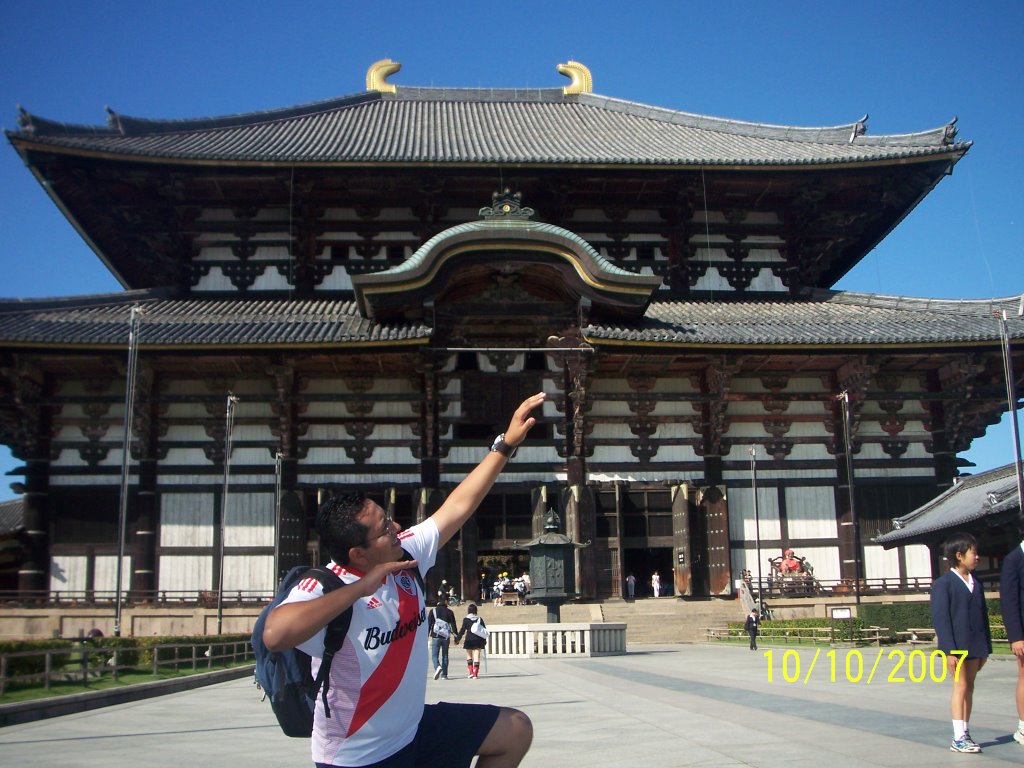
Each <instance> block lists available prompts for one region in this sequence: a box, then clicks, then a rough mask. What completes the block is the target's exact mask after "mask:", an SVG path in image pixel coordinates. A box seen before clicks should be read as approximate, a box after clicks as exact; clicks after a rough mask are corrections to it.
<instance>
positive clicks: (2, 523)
mask: <svg viewBox="0 0 1024 768" xmlns="http://www.w3.org/2000/svg"><path fill="white" fill-rule="evenodd" d="M24 522H25V513H24V504H23V503H22V501H21V499H12V500H10V501H0V536H5V535H7V534H11V533H14V532H15V531H17V530H18V529H19V528H21V527H23V525H24Z"/></svg>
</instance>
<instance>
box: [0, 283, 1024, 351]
mask: <svg viewBox="0 0 1024 768" xmlns="http://www.w3.org/2000/svg"><path fill="white" fill-rule="evenodd" d="M133 304H138V305H140V306H141V307H143V308H144V309H145V312H146V315H145V319H144V321H143V322H142V327H141V329H140V332H139V339H140V344H143V345H147V346H155V347H203V348H214V349H215V348H224V349H229V348H233V349H237V348H245V347H263V346H282V347H287V346H297V345H303V346H311V345H312V346H321V345H328V344H360V345H376V344H382V345H383V344H394V343H400V344H425V343H428V342H429V340H430V337H431V333H432V332H431V329H430V328H429V327H428V326H426V325H422V324H416V323H387V324H382V323H375V322H372V321H370V320H367V319H365V318H364V317H362V316H361V315H360V314H359V310H358V307H357V306H356V304H355V302H354V301H350V300H330V299H321V300H310V301H298V300H288V299H273V300H251V299H249V300H245V299H229V300H219V299H173V298H166V297H165V296H162V295H161V294H159V293H157V292H147V291H137V292H127V293H123V294H116V295H111V296H96V297H72V298H67V299H36V300H15V301H0V345H3V346H7V347H11V346H37V345H53V346H60V347H62V348H67V349H73V348H75V347H80V348H90V347H109V346H123V345H125V344H127V341H128V318H129V313H130V308H131V306H132V305H133ZM1018 306H1019V298H1017V297H1013V298H1009V299H999V300H991V301H989V300H938V299H914V298H906V297H898V296H876V295H872V294H862V293H844V292H835V293H832V292H826V291H821V292H819V293H818V294H817V296H816V297H815V298H812V299H810V300H803V299H801V300H791V301H785V300H778V301H774V302H763V301H757V300H750V301H721V302H713V301H671V302H657V301H655V302H652V303H651V305H650V307H648V309H647V312H646V314H645V315H644V318H643V319H642V320H639V321H637V322H636V323H635V324H632V325H629V326H624V325H600V324H594V325H590V326H587V327H586V328H585V329H584V337H585V338H586V340H587V341H589V342H590V343H592V344H595V345H602V344H623V343H625V344H656V345H669V346H672V345H707V346H751V347H754V346H757V347H762V346H786V347H819V346H822V345H873V346H874V345H885V344H891V345H917V344H943V343H965V342H966V343H969V342H992V341H997V340H998V339H999V328H998V324H997V322H996V320H995V317H994V316H993V313H994V312H995V311H997V310H1005V311H1007V314H1008V316H1009V321H1008V329H1009V333H1010V336H1011V337H1012V338H1024V319H1022V318H1020V317H1018V315H1017V308H1018Z"/></svg>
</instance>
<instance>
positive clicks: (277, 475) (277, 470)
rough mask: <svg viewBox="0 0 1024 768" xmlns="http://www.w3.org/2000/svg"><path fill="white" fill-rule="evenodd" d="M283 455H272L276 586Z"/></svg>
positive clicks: (279, 571)
mask: <svg viewBox="0 0 1024 768" xmlns="http://www.w3.org/2000/svg"><path fill="white" fill-rule="evenodd" d="M283 458H284V454H283V453H281V452H280V451H278V452H277V453H276V454H274V579H273V581H272V582H271V584H276V583H277V582H278V580H279V579H280V578H281V565H280V563H281V460H282V459H283Z"/></svg>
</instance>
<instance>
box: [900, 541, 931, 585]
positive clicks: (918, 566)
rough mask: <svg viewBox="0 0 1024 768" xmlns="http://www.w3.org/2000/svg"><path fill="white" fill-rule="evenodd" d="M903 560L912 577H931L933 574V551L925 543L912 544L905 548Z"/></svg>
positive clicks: (908, 573)
mask: <svg viewBox="0 0 1024 768" xmlns="http://www.w3.org/2000/svg"><path fill="white" fill-rule="evenodd" d="M903 552H904V554H903V560H904V562H905V563H906V567H907V576H908V577H910V578H917V579H921V578H930V577H931V575H932V561H931V552H930V550H929V549H928V547H926V546H925V545H924V544H911V545H910V546H907V547H904V548H903Z"/></svg>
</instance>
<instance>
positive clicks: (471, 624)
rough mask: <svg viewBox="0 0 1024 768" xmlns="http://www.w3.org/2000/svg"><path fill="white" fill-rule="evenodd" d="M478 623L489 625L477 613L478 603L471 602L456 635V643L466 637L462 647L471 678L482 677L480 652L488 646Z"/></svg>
mask: <svg viewBox="0 0 1024 768" xmlns="http://www.w3.org/2000/svg"><path fill="white" fill-rule="evenodd" d="M478 625H479V626H480V627H486V626H487V625H486V624H484V620H483V617H481V616H480V615H479V614H478V613H477V608H476V605H475V604H474V603H470V604H469V607H468V608H467V609H466V617H465V618H464V619H463V620H462V626H461V627H459V631H458V633H457V634H456V635H455V644H456V645H458V644H459V643H460V642H461V641H462V638H463V637H465V638H466V642H465V644H464V645H463V646H462V647H463V648H464V649H465V651H466V669H467V671H468V672H469V678H470V679H471V680H475V679H476V678H478V677H480V653H481V652H482V651H483V649H484V648H486V647H487V638H485V637H483V636H482V634H481V633H480V632H478V631H477V626H478Z"/></svg>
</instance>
